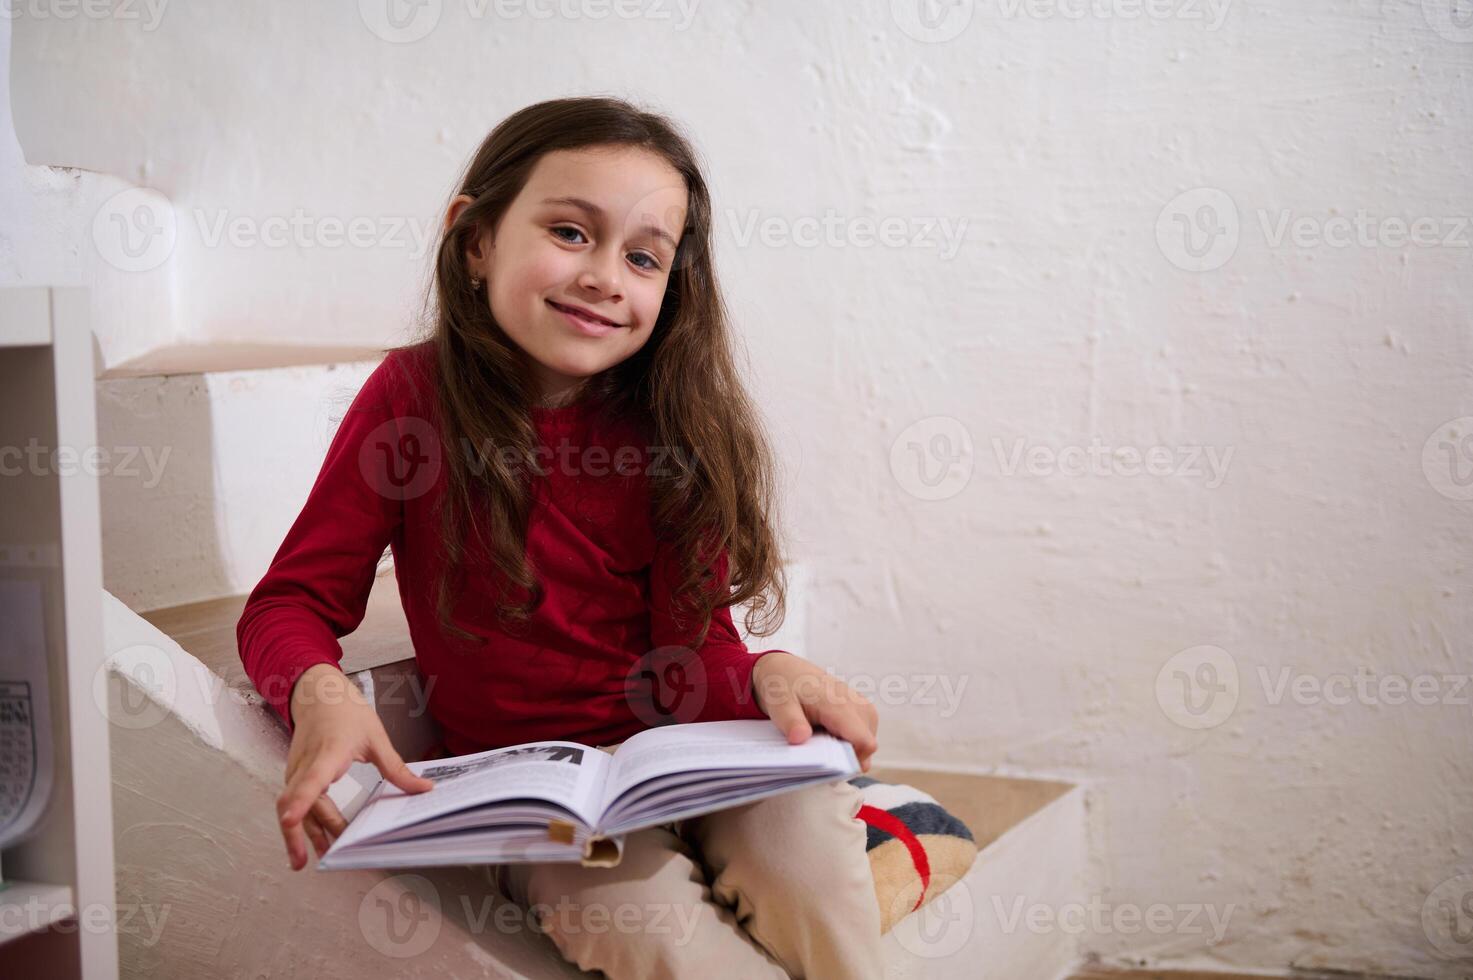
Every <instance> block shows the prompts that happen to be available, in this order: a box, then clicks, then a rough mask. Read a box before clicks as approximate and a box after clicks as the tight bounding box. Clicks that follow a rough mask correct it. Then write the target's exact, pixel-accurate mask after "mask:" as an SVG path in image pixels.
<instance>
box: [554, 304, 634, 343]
mask: <svg viewBox="0 0 1473 980" xmlns="http://www.w3.org/2000/svg"><path fill="white" fill-rule="evenodd" d="M547 305H549V306H551V307H552V308H553V309H555V310H557V311H558V312H559V313H561V314H562V315H563V316H564V317H565V318H566V319H567V320H568V322H569V323H571V324H572V325H573V326H574V328H575V329H577V330H579V331H581V332H582V333H585V334H587V335H588V336H590V337H607V336H608V335H609V334H611V333H613V332H614V331H615V330H618V329H620V328H622V326H623V324H620V323H615V322H614V321H613V320H610V319H607V318H606V317H599V316H597V315H596V314H591V313H590V312H589V311H588V310H586V309H585V308H584V307H581V306H570V305H564V304H562V303H554V302H553V301H552V300H548V301H547Z"/></svg>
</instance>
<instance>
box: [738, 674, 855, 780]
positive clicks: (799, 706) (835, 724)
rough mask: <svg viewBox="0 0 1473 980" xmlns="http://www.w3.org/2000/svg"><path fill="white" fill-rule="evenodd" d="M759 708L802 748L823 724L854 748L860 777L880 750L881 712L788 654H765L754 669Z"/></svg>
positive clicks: (831, 675)
mask: <svg viewBox="0 0 1473 980" xmlns="http://www.w3.org/2000/svg"><path fill="white" fill-rule="evenodd" d="M752 687H753V688H754V690H755V691H756V695H757V704H758V705H759V706H760V707H761V708H762V710H763V711H764V712H766V713H767V717H768V718H770V719H772V723H773V724H774V725H776V726H777V727H778V730H779V731H781V732H782V733H783V734H784V735H786V736H787V739H788V744H790V745H798V744H800V743H802V742H805V741H807V739H808V736H809V735H811V734H813V726H814V725H822V726H823V727H824V729H826V730H827V731H828V732H829V733H830V734H832V735H836V736H838V737H839V738H842V739H844V740H845V741H847V742H849V743H850V744H851V745H853V746H854V755H855V756H856V757H857V758H858V759H859V766H860V770H861V771H862V772H869V760H870V756H872V755H874V753H875V750H876V749H877V748H879V740H878V739H877V738H876V733H877V732H878V731H879V728H880V713H879V712H878V711H877V710H876V709H875V706H874V705H873V704H871V703H870V700H869V699H868V698H866V697H865V696H864V695H863V694H860V693H859V692H857V691H855V690H854V689H853V688H851V687H850V686H849V685H848V684H845V683H844V682H843V681H841V680H839V679H838V678H837V677H835V676H834V675H833V674H830V673H828V672H827V671H825V670H824V669H823V668H821V667H819V666H817V665H816V664H811V663H809V662H808V661H806V660H804V659H803V658H802V657H797V656H794V655H793V654H791V653H788V652H787V651H785V650H774V651H773V652H771V653H767V654H764V655H763V656H762V658H761V659H759V660H758V661H757V664H756V666H755V667H753V669H752Z"/></svg>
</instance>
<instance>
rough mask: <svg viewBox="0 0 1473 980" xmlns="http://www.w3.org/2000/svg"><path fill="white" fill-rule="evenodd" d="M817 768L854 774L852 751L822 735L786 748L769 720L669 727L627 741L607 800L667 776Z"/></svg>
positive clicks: (616, 760)
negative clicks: (635, 786) (728, 770)
mask: <svg viewBox="0 0 1473 980" xmlns="http://www.w3.org/2000/svg"><path fill="white" fill-rule="evenodd" d="M815 768H823V769H832V770H833V771H834V772H847V771H849V770H850V769H851V768H852V769H855V770H857V769H858V766H857V765H856V764H855V763H854V749H853V747H852V746H850V745H849V743H848V742H846V741H844V740H843V739H841V738H838V737H836V736H834V735H830V734H829V733H827V732H820V731H815V732H814V733H813V734H812V735H810V736H809V737H808V739H807V740H806V741H804V742H802V743H801V744H799V745H789V744H788V740H787V738H786V737H785V736H784V735H783V733H782V732H781V731H779V730H778V727H777V726H776V725H774V724H773V723H772V721H771V720H769V719H757V720H746V719H744V720H740V721H703V722H694V723H691V724H684V725H667V726H663V727H660V728H650V729H647V730H645V731H642V732H640V733H639V734H638V735H631V736H630V737H629V738H628V739H627V740H625V742H624V744H623V745H621V746H619V748H618V749H616V750H615V752H614V757H613V768H612V769H611V770H610V772H609V775H608V783H607V790H606V797H607V800H608V801H609V802H612V801H613V800H615V799H617V798H618V796H619V794H620V793H622V792H624V791H625V790H626V789H628V788H629V787H631V786H634V785H636V784H638V783H641V782H644V781H645V780H647V779H652V778H654V777H657V776H663V775H667V774H670V773H678V772H690V773H700V772H708V771H711V770H718V769H770V770H772V771H773V772H774V773H778V774H780V773H781V772H782V771H783V770H785V769H815ZM605 806H606V807H607V803H606V804H605Z"/></svg>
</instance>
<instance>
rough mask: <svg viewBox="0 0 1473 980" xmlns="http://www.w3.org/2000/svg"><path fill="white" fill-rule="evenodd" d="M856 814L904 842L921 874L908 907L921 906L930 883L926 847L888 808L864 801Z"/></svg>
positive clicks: (912, 908) (917, 872) (929, 862)
mask: <svg viewBox="0 0 1473 980" xmlns="http://www.w3.org/2000/svg"><path fill="white" fill-rule="evenodd" d="M856 816H857V817H858V818H859V819H860V820H863V821H864V822H865V823H867V824H872V825H873V826H876V827H879V828H880V829H881V830H883V831H884V832H885V833H887V834H889V835H890V836H891V837H894V838H895V839H896V840H898V841H900V842H901V843H902V844H904V845H905V849H906V850H907V851H909V852H910V860H911V862H912V863H913V864H914V865H915V866H916V874H918V875H920V876H921V893H920V895H918V896H916V903H915V905H913V906H911V909H910V910H911V911H912V912H914V911H915V910H916V909H918V908H920V907H921V900H922V899H923V898H925V897H926V889H927V888H928V887H930V884H931V861H930V859H929V858H927V857H926V849H925V848H924V847H923V846H921V842H920V841H918V840H916V836H915V834H912V833H911V832H910V828H909V827H907V826H906V825H905V824H904V823H902V822H901V821H900V818H899V817H897V816H895V814H893V813H891V812H890V811H889V810H881V809H880V808H879V807H877V806H870V805H869V804H868V803H864V804H861V805H860V807H859V813H857V814H856Z"/></svg>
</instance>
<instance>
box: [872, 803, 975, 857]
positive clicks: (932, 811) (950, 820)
mask: <svg viewBox="0 0 1473 980" xmlns="http://www.w3.org/2000/svg"><path fill="white" fill-rule="evenodd" d="M886 812H887V813H890V814H893V815H894V816H895V818H896V819H897V820H899V821H900V822H901V823H903V824H905V826H906V827H907V828H909V830H910V832H911V833H912V834H915V835H916V836H917V837H919V836H920V835H921V834H948V835H950V836H952V837H962V838H965V839H966V840H972V832H971V831H970V830H969V829H967V825H966V824H964V823H962V822H961V821H960V820H958V819H957V818H956V817H954V816H952V815H951V814H950V813H948V812H947V811H946V810H944V809H943V808H941V807H940V806H938V805H936V804H935V803H904V804H901V805H900V806H897V807H896V808H895V809H893V810H887V811H886ZM865 836H866V839H865V845H864V849H865V850H866V851H868V850H870V849H872V848H875V847H878V846H879V845H881V844H883V843H885V841H887V840H893V839H894V837H895V835H894V834H891V833H890V832H889V831H886V830H881V829H880V828H879V827H876V826H875V825H874V824H871V823H866V824H865Z"/></svg>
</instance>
